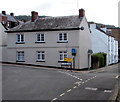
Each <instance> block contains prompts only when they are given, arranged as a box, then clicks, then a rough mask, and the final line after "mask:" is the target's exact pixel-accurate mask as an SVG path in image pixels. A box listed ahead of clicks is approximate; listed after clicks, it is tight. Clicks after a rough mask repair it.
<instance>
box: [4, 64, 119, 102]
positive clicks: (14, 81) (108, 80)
mask: <svg viewBox="0 0 120 102" xmlns="http://www.w3.org/2000/svg"><path fill="white" fill-rule="evenodd" d="M118 77H119V76H118V66H117V65H114V66H111V67H108V68H104V69H100V70H97V71H92V72H89V73H88V72H87V73H86V71H82V72H81V71H69V70H61V69H52V68H39V67H33V66H21V65H7V64H4V65H3V67H2V82H3V83H2V89H3V90H2V99H3V100H48V101H49V102H54V101H57V100H74V101H75V100H76V101H77V100H79V101H80V100H81V102H82V101H83V100H91V101H92V100H96V101H97V100H108V99H109V98H110V97H111V95H112V93H113V89H114V86H115V84H116V82H117V80H118Z"/></svg>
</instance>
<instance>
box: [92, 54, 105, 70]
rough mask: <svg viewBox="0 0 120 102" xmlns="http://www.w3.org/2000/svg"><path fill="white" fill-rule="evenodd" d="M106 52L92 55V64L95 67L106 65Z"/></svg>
mask: <svg viewBox="0 0 120 102" xmlns="http://www.w3.org/2000/svg"><path fill="white" fill-rule="evenodd" d="M106 55H107V54H106V53H101V52H100V53H95V54H93V55H92V56H91V60H92V61H91V62H92V63H91V64H92V67H93V68H98V67H99V68H101V67H104V66H105V65H106Z"/></svg>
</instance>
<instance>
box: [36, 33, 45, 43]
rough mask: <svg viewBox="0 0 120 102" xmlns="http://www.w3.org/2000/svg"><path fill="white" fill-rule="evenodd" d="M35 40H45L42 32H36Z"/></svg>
mask: <svg viewBox="0 0 120 102" xmlns="http://www.w3.org/2000/svg"><path fill="white" fill-rule="evenodd" d="M36 42H45V35H44V34H36Z"/></svg>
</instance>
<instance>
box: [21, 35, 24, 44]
mask: <svg viewBox="0 0 120 102" xmlns="http://www.w3.org/2000/svg"><path fill="white" fill-rule="evenodd" d="M23 41H24V35H23V34H22V35H21V42H23Z"/></svg>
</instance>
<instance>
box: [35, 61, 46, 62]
mask: <svg viewBox="0 0 120 102" xmlns="http://www.w3.org/2000/svg"><path fill="white" fill-rule="evenodd" d="M36 62H45V61H36Z"/></svg>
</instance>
